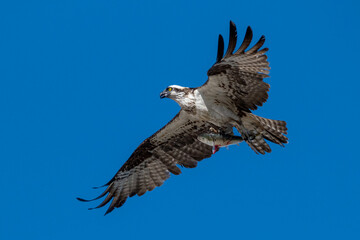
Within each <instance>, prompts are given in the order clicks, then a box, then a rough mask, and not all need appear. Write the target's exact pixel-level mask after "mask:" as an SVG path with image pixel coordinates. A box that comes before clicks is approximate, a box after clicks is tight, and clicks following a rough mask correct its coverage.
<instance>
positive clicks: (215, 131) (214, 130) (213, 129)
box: [210, 127, 218, 133]
mask: <svg viewBox="0 0 360 240" xmlns="http://www.w3.org/2000/svg"><path fill="white" fill-rule="evenodd" d="M210 131H211V132H214V133H218V131H217V130H216V129H215V128H213V127H210Z"/></svg>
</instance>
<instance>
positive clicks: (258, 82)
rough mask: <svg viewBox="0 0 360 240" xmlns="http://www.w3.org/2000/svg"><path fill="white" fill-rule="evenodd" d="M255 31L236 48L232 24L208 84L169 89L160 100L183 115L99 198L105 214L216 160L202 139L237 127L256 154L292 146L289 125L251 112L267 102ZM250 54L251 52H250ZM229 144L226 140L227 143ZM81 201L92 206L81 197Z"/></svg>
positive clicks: (150, 140) (132, 159) (152, 140)
mask: <svg viewBox="0 0 360 240" xmlns="http://www.w3.org/2000/svg"><path fill="white" fill-rule="evenodd" d="M251 40H252V30H251V28H250V27H248V28H247V31H246V34H245V37H244V40H243V42H242V44H241V45H240V47H239V48H238V49H237V50H236V51H235V52H234V50H235V48H236V41H237V32H236V26H235V24H234V23H233V22H231V21H230V36H229V44H228V48H227V51H226V53H225V55H224V40H223V37H222V36H221V35H219V43H218V53H217V58H216V63H215V64H214V65H213V66H212V67H211V68H210V69H209V71H208V73H207V74H208V80H207V81H206V83H205V84H204V85H202V86H201V87H198V88H187V87H181V86H177V85H171V86H169V87H167V88H166V89H165V90H164V91H163V92H162V93H161V94H160V97H161V98H170V99H172V100H174V101H176V102H177V103H178V104H179V105H180V107H181V110H180V112H179V113H178V114H177V115H176V116H175V117H174V118H173V119H172V120H171V121H170V122H169V123H168V124H167V125H165V126H164V127H163V128H161V129H160V130H159V131H157V132H156V133H155V134H153V135H152V136H151V137H149V138H147V139H146V140H145V141H143V142H142V143H141V144H140V146H139V147H138V148H137V149H136V150H135V151H134V152H133V154H132V155H131V156H130V158H129V159H128V160H127V161H126V162H125V163H124V165H123V166H122V167H121V168H120V170H119V171H118V172H117V173H116V174H115V176H114V177H113V178H112V179H111V180H110V181H109V182H108V183H107V184H106V186H107V188H106V189H105V191H104V192H103V193H102V194H101V195H100V196H98V197H97V198H95V199H92V200H96V199H99V198H102V197H105V199H104V200H103V201H102V202H101V203H100V205H98V206H97V207H96V208H100V207H103V206H104V205H106V204H107V203H109V202H110V201H111V203H110V206H109V208H108V210H107V211H106V214H107V213H109V212H111V211H112V210H114V208H118V207H121V206H122V205H123V204H124V203H125V201H126V200H127V198H128V197H132V196H134V195H139V196H141V195H143V194H144V193H146V192H147V191H151V190H153V189H154V188H155V187H157V186H160V185H162V184H163V182H164V181H165V180H166V179H167V178H169V177H170V173H172V174H175V175H178V174H180V173H181V170H180V168H179V167H178V165H181V166H184V167H186V168H194V167H196V165H197V163H198V161H201V160H202V159H204V158H208V157H210V156H211V155H212V152H213V147H214V146H211V144H209V143H208V142H207V141H204V140H202V139H203V137H202V136H208V135H209V134H213V132H216V133H215V134H217V135H216V136H217V140H219V137H218V136H220V140H221V136H227V138H229V136H232V135H233V128H234V127H235V128H236V129H237V130H238V131H239V133H240V134H241V139H243V140H244V141H245V142H246V143H247V144H248V145H249V146H250V147H251V148H252V149H253V150H254V151H255V152H256V153H261V154H265V152H271V149H270V147H269V145H268V144H267V143H266V141H265V139H266V140H269V141H271V142H273V143H276V144H279V145H282V146H283V144H284V143H287V137H286V136H284V134H287V128H286V122H284V121H279V120H271V119H267V118H262V117H259V116H256V115H254V114H252V113H251V110H256V109H257V107H258V106H262V104H263V103H264V102H266V100H267V98H268V94H267V92H268V91H269V87H270V86H269V84H267V83H265V82H264V81H263V79H264V78H266V77H268V73H269V69H270V67H269V62H268V61H267V56H266V55H265V53H266V52H267V50H268V49H267V48H262V49H261V47H262V46H263V44H264V42H265V37H264V36H262V37H261V38H260V39H259V41H258V42H257V43H256V44H255V45H254V46H253V47H251V48H250V49H248V47H249V45H250V43H251ZM246 49H248V50H246ZM224 139H225V138H224ZM78 199H79V200H80V201H92V200H84V199H81V198H78Z"/></svg>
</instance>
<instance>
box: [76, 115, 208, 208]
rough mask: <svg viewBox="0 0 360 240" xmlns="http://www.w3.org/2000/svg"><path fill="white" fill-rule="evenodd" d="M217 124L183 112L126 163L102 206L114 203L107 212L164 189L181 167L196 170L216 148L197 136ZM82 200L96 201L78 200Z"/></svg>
mask: <svg viewBox="0 0 360 240" xmlns="http://www.w3.org/2000/svg"><path fill="white" fill-rule="evenodd" d="M210 127H214V126H213V125H211V124H209V123H206V122H200V121H198V120H196V119H195V118H194V117H193V115H191V114H189V113H187V112H185V111H183V110H181V111H180V112H179V113H178V114H177V115H176V116H175V117H174V118H173V119H172V120H171V121H170V122H169V123H168V124H167V125H165V126H164V127H163V128H162V129H160V130H159V131H157V132H156V133H155V134H154V135H152V136H151V137H149V138H148V139H146V140H145V141H143V142H142V143H141V144H140V146H139V147H138V148H137V149H136V150H135V151H134V152H133V154H132V155H131V156H130V158H129V159H128V160H127V161H126V162H125V163H124V165H123V166H122V167H121V168H120V170H119V171H118V172H117V173H116V175H115V176H114V177H113V178H112V179H111V180H110V182H109V183H107V184H106V185H107V188H106V190H105V191H104V192H103V193H102V194H101V195H100V196H98V197H97V198H95V199H93V200H96V199H99V198H102V197H104V196H105V195H106V194H107V196H106V197H105V199H104V200H103V202H102V203H100V205H99V206H97V207H96V208H99V207H103V206H104V205H106V204H107V203H108V202H110V200H112V202H111V204H110V206H109V208H108V210H107V212H106V213H105V214H107V213H109V212H111V211H112V210H113V209H114V208H118V207H121V206H122V205H123V204H124V203H125V201H126V199H127V198H128V197H132V196H134V195H136V194H137V195H139V196H141V195H143V194H144V193H145V192H147V191H151V190H153V189H154V188H155V187H157V186H160V185H162V184H163V182H164V181H165V180H166V179H167V178H169V177H170V173H173V174H175V175H179V174H180V173H181V170H180V168H178V167H177V164H179V165H182V166H184V167H187V168H193V167H196V165H197V162H198V161H200V160H202V159H204V158H208V157H210V156H211V154H212V147H211V146H208V145H206V144H204V143H202V142H200V141H199V140H197V136H198V135H199V134H201V133H203V132H206V131H208V130H209V128H210ZM78 199H79V200H80V201H92V200H84V199H81V198H78Z"/></svg>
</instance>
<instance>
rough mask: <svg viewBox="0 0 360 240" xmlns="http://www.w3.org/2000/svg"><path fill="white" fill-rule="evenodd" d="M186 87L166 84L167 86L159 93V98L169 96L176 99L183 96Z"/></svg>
mask: <svg viewBox="0 0 360 240" xmlns="http://www.w3.org/2000/svg"><path fill="white" fill-rule="evenodd" d="M186 89H188V88H185V87H181V86H178V85H171V86H168V87H167V88H165V90H164V91H162V92H161V93H160V98H170V99H173V100H175V101H177V100H179V99H182V98H183V97H184V95H185V92H186Z"/></svg>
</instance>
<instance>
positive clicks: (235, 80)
mask: <svg viewBox="0 0 360 240" xmlns="http://www.w3.org/2000/svg"><path fill="white" fill-rule="evenodd" d="M252 35H253V34H252V30H251V28H250V27H248V28H247V31H246V34H245V38H244V41H243V42H242V44H241V46H240V47H239V49H238V50H237V51H236V52H235V53H233V51H234V49H235V47H236V39H237V33H236V26H235V24H234V23H233V22H231V21H230V37H229V46H228V49H227V51H226V53H225V56H224V57H223V52H224V40H223V37H222V36H221V35H219V44H218V54H217V60H216V63H215V64H214V65H213V66H212V67H211V68H210V69H209V71H208V76H209V78H208V80H207V82H206V83H205V84H204V85H203V86H201V87H200V88H198V89H199V91H200V92H201V94H202V95H204V96H205V97H206V96H208V97H214V98H216V99H218V100H220V101H223V102H229V101H230V102H231V104H234V105H235V106H237V108H238V110H239V112H241V111H246V112H249V111H250V110H255V109H257V106H261V105H262V104H263V103H264V102H266V100H267V98H268V94H267V92H268V91H269V88H270V86H269V84H267V83H265V82H264V81H263V79H264V78H266V77H268V75H267V74H268V73H269V70H270V67H269V62H268V61H267V56H266V55H265V53H266V52H267V51H268V48H263V49H261V50H260V48H261V47H262V45H263V44H264V42H265V37H264V36H262V37H261V38H260V40H259V41H258V42H257V43H256V44H255V45H254V46H253V47H252V48H250V49H249V50H247V51H245V50H246V49H247V48H248V46H249V45H250V43H251V40H252Z"/></svg>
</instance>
